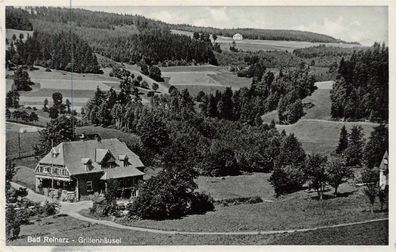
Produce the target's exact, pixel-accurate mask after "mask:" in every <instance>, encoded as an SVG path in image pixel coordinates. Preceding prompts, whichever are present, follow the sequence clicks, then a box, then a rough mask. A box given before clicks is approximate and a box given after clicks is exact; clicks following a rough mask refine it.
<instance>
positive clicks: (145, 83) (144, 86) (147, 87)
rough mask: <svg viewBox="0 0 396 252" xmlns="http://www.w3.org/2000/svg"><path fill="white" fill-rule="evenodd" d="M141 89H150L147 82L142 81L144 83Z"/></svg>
mask: <svg viewBox="0 0 396 252" xmlns="http://www.w3.org/2000/svg"><path fill="white" fill-rule="evenodd" d="M140 87H141V88H145V89H149V88H150V87H149V84H148V83H147V82H146V81H142V83H141V84H140Z"/></svg>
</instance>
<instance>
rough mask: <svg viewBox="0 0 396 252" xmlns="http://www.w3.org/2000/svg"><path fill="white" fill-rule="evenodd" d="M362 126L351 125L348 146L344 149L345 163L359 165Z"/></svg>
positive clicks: (361, 147)
mask: <svg viewBox="0 0 396 252" xmlns="http://www.w3.org/2000/svg"><path fill="white" fill-rule="evenodd" d="M363 147H364V138H363V128H362V127H361V126H356V125H355V126H353V127H352V129H351V133H350V134H349V139H348V147H347V148H346V149H345V158H346V162H347V165H349V166H360V165H361V163H362V159H363Z"/></svg>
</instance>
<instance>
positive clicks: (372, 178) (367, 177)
mask: <svg viewBox="0 0 396 252" xmlns="http://www.w3.org/2000/svg"><path fill="white" fill-rule="evenodd" d="M378 174H379V170H378V169H368V168H366V169H364V170H363V172H362V182H363V183H364V189H363V192H364V194H365V195H366V196H367V199H368V200H369V203H370V211H371V213H374V203H375V198H376V197H377V195H378V191H379V188H378V181H379V176H378Z"/></svg>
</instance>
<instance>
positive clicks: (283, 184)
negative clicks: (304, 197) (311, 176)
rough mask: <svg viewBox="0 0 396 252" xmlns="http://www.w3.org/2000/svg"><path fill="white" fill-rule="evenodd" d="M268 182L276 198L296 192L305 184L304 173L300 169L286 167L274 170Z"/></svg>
mask: <svg viewBox="0 0 396 252" xmlns="http://www.w3.org/2000/svg"><path fill="white" fill-rule="evenodd" d="M269 182H270V183H271V185H272V186H273V187H274V190H275V194H276V196H277V197H278V196H280V195H281V194H285V193H291V192H295V191H298V190H300V189H301V188H302V185H303V184H304V182H305V179H304V173H303V171H302V170H301V169H300V167H293V166H291V165H286V166H282V167H278V168H275V169H274V172H273V173H272V175H271V177H270V179H269Z"/></svg>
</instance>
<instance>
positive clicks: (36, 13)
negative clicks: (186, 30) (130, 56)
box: [7, 7, 167, 31]
mask: <svg viewBox="0 0 396 252" xmlns="http://www.w3.org/2000/svg"><path fill="white" fill-rule="evenodd" d="M25 9H26V10H27V14H28V18H31V19H32V18H35V19H41V20H45V21H48V22H55V23H63V24H69V25H70V24H73V25H76V26H79V27H92V28H102V29H115V28H116V26H125V25H133V26H136V28H137V29H138V30H139V31H142V30H150V29H158V28H161V29H167V25H166V24H165V23H163V22H161V21H156V20H152V19H149V18H145V17H143V16H139V15H121V14H116V13H108V12H102V11H89V10H84V9H78V8H63V7H27V8H25ZM7 11H9V9H8V8H7ZM10 11H13V10H10Z"/></svg>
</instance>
